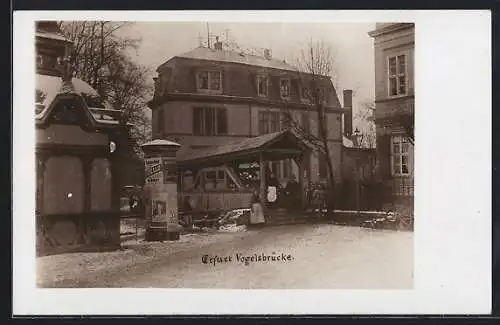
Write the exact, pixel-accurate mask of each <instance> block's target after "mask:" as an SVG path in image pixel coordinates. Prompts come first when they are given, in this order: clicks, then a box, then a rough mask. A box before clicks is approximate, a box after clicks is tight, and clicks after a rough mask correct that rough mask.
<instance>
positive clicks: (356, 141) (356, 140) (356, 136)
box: [352, 128, 363, 210]
mask: <svg viewBox="0 0 500 325" xmlns="http://www.w3.org/2000/svg"><path fill="white" fill-rule="evenodd" d="M362 137H363V135H362V134H361V132H360V131H359V129H358V128H356V130H355V131H354V133H353V134H352V142H353V145H354V148H361V139H362ZM361 178H362V171H361V162H360V157H359V156H358V155H356V208H357V210H360V208H361Z"/></svg>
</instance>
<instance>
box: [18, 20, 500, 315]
mask: <svg viewBox="0 0 500 325" xmlns="http://www.w3.org/2000/svg"><path fill="white" fill-rule="evenodd" d="M261 13H267V14H265V15H260V14H261ZM16 17H17V18H16ZM447 17H448V18H447ZM454 17H455V18H454ZM457 17H458V18H457ZM460 17H462V18H460ZM15 18H16V19H14V22H15V24H14V25H15V26H18V27H16V28H14V36H15V37H14V63H15V69H13V71H14V72H15V77H14V86H13V92H14V98H15V99H16V100H15V102H14V106H15V109H14V111H13V112H14V115H13V126H14V131H13V132H14V140H13V141H14V143H16V146H14V148H15V151H14V162H13V166H14V167H13V171H14V174H15V175H14V177H13V180H14V181H13V183H14V185H13V195H14V198H15V200H14V201H13V202H14V203H13V204H14V211H13V215H14V218H13V224H14V226H13V234H14V235H13V238H14V242H13V252H14V259H13V272H14V275H15V276H14V280H13V282H14V284H13V285H14V288H15V289H16V290H15V292H16V293H15V294H14V302H15V305H16V306H17V307H16V308H15V309H16V310H18V311H22V312H23V313H29V312H33V313H42V314H47V313H48V314H58V313H60V312H63V311H65V312H67V313H69V314H78V315H83V314H95V315H97V314H109V313H111V314H137V313H138V314H141V315H144V314H150V313H151V314H158V313H160V314H170V313H173V314H191V313H193V312H195V313H198V312H199V313H202V314H206V313H209V314H214V313H215V314H219V313H223V314H234V313H238V314H256V313H257V314H259V313H264V314H283V313H285V314H290V313H291V314H296V313H299V314H301V313H304V312H309V313H313V314H317V313H320V314H324V313H331V312H334V313H341V314H345V313H348V314H351V313H364V314H367V313H368V314H369V313H393V312H397V313H404V314H411V313H415V312H416V313H428V312H431V313H434V314H445V313H447V312H451V313H461V312H462V311H463V310H467V311H468V312H470V313H474V312H475V311H478V310H480V311H484V310H485V308H487V306H488V301H489V300H488V301H487V300H486V298H488V299H490V298H489V297H490V296H491V295H490V294H488V293H491V291H488V290H490V289H488V288H489V287H490V284H491V283H490V282H489V280H488V279H489V277H491V273H488V272H486V270H487V269H488V265H490V266H491V264H490V263H491V258H490V257H491V250H490V249H491V248H489V249H487V247H486V246H485V244H486V242H487V241H488V240H491V225H490V223H489V220H490V219H489V213H490V212H491V210H489V209H490V208H489V207H490V206H491V204H488V202H489V201H488V200H489V196H488V195H487V193H486V192H485V189H486V186H485V184H486V183H485V182H486V180H487V179H488V178H487V176H488V175H489V174H488V171H489V169H488V168H480V167H479V166H480V165H479V164H480V163H481V164H482V163H485V162H487V161H490V159H489V158H491V157H490V156H489V154H488V153H487V152H489V151H486V150H485V146H487V145H488V143H489V142H488V141H487V140H486V139H487V138H488V136H487V132H488V131H489V130H490V129H488V127H487V125H489V124H488V119H489V118H490V117H489V115H488V113H487V112H489V110H490V109H491V103H490V102H488V99H489V98H490V97H489V96H488V93H487V92H488V91H491V90H490V89H491V85H490V84H489V83H488V82H489V79H488V76H489V74H488V73H489V71H490V69H491V66H490V64H491V61H489V59H488V58H487V57H486V56H485V55H486V54H487V53H489V52H488V46H486V45H484V44H486V43H485V40H489V38H488V35H489V34H488V33H486V34H484V33H485V32H484V31H489V30H490V29H489V20H488V19H489V14H485V13H481V12H476V13H474V12H464V13H460V12H456V13H455V14H452V13H448V14H445V13H439V12H438V11H436V12H435V13H434V12H422V11H401V12H393V11H378V12H372V11H359V12H354V11H324V12H323V11H322V12H319V11H318V12H291V11H282V12H279V11H277V12H264V11H262V12H245V11H241V12H236V11H235V12H231V11H220V12H185V13H183V14H180V13H179V12H113V11H110V12H49V11H47V12H23V13H18V15H17V16H15ZM467 19H468V20H467ZM465 21H469V22H470V23H468V24H464V23H457V22H465ZM465 25H467V27H465ZM19 26H20V27H19ZM459 35H460V36H459ZM478 35H484V38H482V37H479V36H478ZM463 39H467V40H468V41H467V42H463V41H462V40H463ZM453 42H455V43H459V44H460V45H461V46H462V47H461V48H460V49H455V48H454V47H453V46H452V45H449V44H452V43H453ZM465 43H467V44H465ZM483 43H484V44H483ZM439 53H449V54H450V55H438V54H439ZM451 53H453V54H451ZM482 53H486V54H482ZM470 58H474V59H473V60H471V59H470ZM472 62H474V64H472ZM458 66H459V67H460V69H457V67H458ZM464 78H467V82H466V83H464V82H462V81H461V80H463V79H464ZM487 81H488V82H487ZM464 87H465V88H464ZM33 88H35V89H33ZM416 89H417V91H416ZM33 90H35V91H33ZM31 95H34V96H31ZM33 101H34V102H33ZM33 106H35V114H34V118H33V115H32V114H33V113H32V107H33ZM470 107H474V114H469V113H466V112H467V109H470ZM21 113H23V114H21ZM30 121H31V122H30ZM32 121H34V123H33V124H31V125H32V128H30V123H32ZM415 125H416V127H415ZM473 126H481V129H480V130H477V131H474V130H471V129H469V127H473ZM465 130H467V132H465ZM469 131H470V132H469ZM472 133H473V134H475V136H474V137H471V136H470V134H472ZM478 139H484V141H483V140H481V141H478ZM488 139H489V138H488ZM417 142H418V145H417ZM467 164H471V166H475V167H474V172H473V173H471V172H469V171H467V170H466V169H465V168H466V166H467ZM21 170H22V172H21ZM21 183H22V187H21ZM483 189H484V190H483ZM30 195H32V196H30ZM489 203H491V202H489ZM458 244H461V245H462V246H457V245H458ZM31 272H32V273H31ZM469 279H476V280H477V281H476V280H475V281H474V282H470V281H469ZM469 282H470V283H469ZM28 297H30V298H29V299H28ZM166 301H168V303H167V304H165V302H166ZM215 301H218V302H220V303H217V304H216V303H215ZM490 303H491V301H490ZM490 306H491V305H490Z"/></svg>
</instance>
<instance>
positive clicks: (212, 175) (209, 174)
mask: <svg viewBox="0 0 500 325" xmlns="http://www.w3.org/2000/svg"><path fill="white" fill-rule="evenodd" d="M205 175H206V178H207V179H209V180H214V179H215V177H216V176H217V174H216V172H215V170H211V171H208V172H206V174H205Z"/></svg>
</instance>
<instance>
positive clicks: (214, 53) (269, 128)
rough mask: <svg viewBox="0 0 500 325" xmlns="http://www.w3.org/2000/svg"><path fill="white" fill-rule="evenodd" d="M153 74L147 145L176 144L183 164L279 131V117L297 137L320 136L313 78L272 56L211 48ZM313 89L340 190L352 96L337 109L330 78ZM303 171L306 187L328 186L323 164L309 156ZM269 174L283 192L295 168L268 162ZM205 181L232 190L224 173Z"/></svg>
mask: <svg viewBox="0 0 500 325" xmlns="http://www.w3.org/2000/svg"><path fill="white" fill-rule="evenodd" d="M157 73H158V75H157V78H155V92H154V98H153V99H152V101H151V102H150V104H149V106H150V108H151V110H152V117H153V127H152V131H153V137H154V138H165V139H169V140H173V141H175V142H178V143H180V144H181V145H182V148H181V149H180V151H179V156H181V157H184V156H189V155H190V153H193V154H195V152H196V150H198V149H206V148H209V147H214V146H220V145H225V144H228V143H234V142H237V141H240V140H244V139H245V138H252V137H256V136H260V135H263V134H268V133H274V132H278V131H280V130H282V129H283V128H284V127H285V126H284V123H283V112H284V111H285V110H286V111H290V112H291V113H292V116H293V117H294V120H295V121H298V122H299V123H300V124H301V127H302V128H303V129H305V130H307V131H309V132H311V133H312V134H314V135H318V116H317V115H318V114H317V112H316V109H315V106H314V105H313V103H312V102H311V100H310V98H311V96H310V95H309V94H310V93H311V92H312V89H311V84H312V83H311V80H312V76H311V75H307V74H306V75H304V74H301V73H299V72H298V71H297V69H296V68H295V67H293V66H292V65H290V64H288V63H287V62H285V61H284V60H280V59H278V58H274V57H272V53H271V51H270V50H264V51H263V52H262V53H260V54H259V55H256V54H255V53H254V54H250V53H246V52H241V51H235V50H230V49H228V48H225V47H224V46H223V44H222V43H221V42H216V43H215V44H214V46H212V47H211V48H209V47H206V46H205V47H204V46H199V47H197V48H195V49H192V50H191V51H188V52H186V53H182V54H179V55H176V56H174V57H173V58H171V59H169V60H167V61H166V62H165V63H163V64H161V65H160V66H159V67H158V68H157ZM317 84H319V88H320V91H321V94H322V100H323V102H324V105H325V107H326V119H327V121H326V124H327V129H328V135H327V136H328V144H329V147H330V152H331V159H332V162H333V164H334V171H335V175H334V178H335V180H336V181H337V182H338V183H340V182H341V178H342V175H341V165H342V151H343V147H344V143H343V141H345V140H346V137H345V136H344V135H347V136H348V137H349V136H350V134H351V132H352V126H351V125H352V124H351V123H352V117H351V114H352V113H351V103H352V101H351V98H352V92H350V91H346V92H345V93H344V101H345V103H347V105H348V106H346V105H344V107H343V106H342V105H341V103H340V102H339V99H338V95H337V90H336V89H335V87H334V86H333V84H332V81H331V79H330V78H328V77H321V78H320V79H319V81H318V82H317ZM343 115H345V120H346V121H347V123H346V125H345V126H344V125H342V116H343ZM347 142H349V141H347ZM306 165H307V166H306V168H305V173H306V174H307V175H306V179H307V180H308V181H309V182H310V183H313V182H318V181H320V180H321V179H326V177H327V174H326V173H327V166H326V160H325V159H319V157H318V156H316V155H311V156H310V157H309V158H308V160H307V164H306ZM270 169H271V170H272V171H273V173H274V174H275V175H276V176H277V177H278V179H279V180H280V182H281V183H283V184H284V183H286V182H287V181H288V180H290V179H292V178H297V174H298V167H297V166H296V165H295V163H294V162H293V161H292V160H283V161H277V162H272V163H271V165H270ZM204 177H207V178H210V179H207V182H205V184H210V185H208V186H212V187H214V188H213V189H223V188H225V187H226V186H227V183H228V182H230V180H229V178H228V177H227V175H225V174H224V172H223V171H209V172H207V173H206V176H204ZM214 177H215V179H214V180H212V179H211V178H214ZM183 185H184V187H185V188H186V189H189V188H192V187H193V186H195V184H193V183H192V179H191V177H190V176H189V177H185V178H184V180H183ZM206 190H211V189H206Z"/></svg>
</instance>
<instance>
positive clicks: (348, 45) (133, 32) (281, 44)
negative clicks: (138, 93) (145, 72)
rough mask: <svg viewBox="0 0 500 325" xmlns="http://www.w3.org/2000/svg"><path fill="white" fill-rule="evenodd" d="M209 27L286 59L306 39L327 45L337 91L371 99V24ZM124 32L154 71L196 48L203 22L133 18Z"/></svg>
mask: <svg viewBox="0 0 500 325" xmlns="http://www.w3.org/2000/svg"><path fill="white" fill-rule="evenodd" d="M209 26H210V32H211V33H212V34H214V35H220V37H221V40H224V39H225V30H226V29H228V30H229V35H230V38H231V39H233V40H235V41H236V42H237V43H238V45H240V47H260V48H270V49H271V50H272V55H273V57H275V58H279V59H285V60H287V61H289V60H291V59H292V58H293V57H297V56H298V55H299V53H300V49H301V48H305V47H306V46H307V43H308V40H309V39H310V38H312V39H313V40H323V41H325V42H327V43H330V44H332V46H334V47H335V49H336V52H337V64H336V65H337V69H338V74H339V81H338V83H339V88H340V89H338V93H339V96H341V95H342V89H353V90H354V92H355V98H354V105H355V106H356V104H359V103H362V102H365V101H372V100H373V99H374V59H373V39H372V38H371V37H370V36H368V34H367V33H368V32H369V31H370V30H372V29H373V28H374V26H375V24H374V23H372V24H366V23H307V24H304V23H215V22H210V25H209ZM126 32H127V34H129V35H130V36H134V37H141V39H142V42H141V47H140V49H139V52H138V53H137V57H136V59H137V61H138V62H139V63H141V64H143V65H145V66H147V67H148V68H150V69H151V71H152V72H154V71H155V70H156V68H157V67H158V66H159V65H160V64H162V63H163V62H165V61H167V60H168V59H170V58H171V57H173V56H175V55H178V54H181V53H183V52H187V51H189V50H191V49H193V48H195V47H197V46H198V42H199V40H198V36H199V35H201V36H203V37H205V38H206V35H207V25H206V23H204V22H170V23H165V22H137V23H135V24H133V25H132V26H130V27H129V28H128V29H127V30H126ZM152 76H153V75H152ZM152 76H151V77H152ZM340 100H342V98H340ZM355 109H356V107H355Z"/></svg>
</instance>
